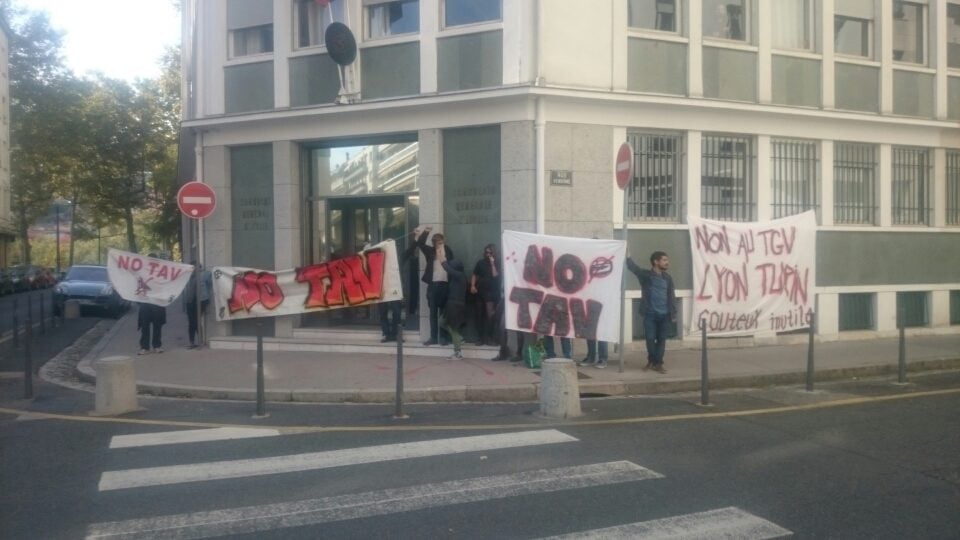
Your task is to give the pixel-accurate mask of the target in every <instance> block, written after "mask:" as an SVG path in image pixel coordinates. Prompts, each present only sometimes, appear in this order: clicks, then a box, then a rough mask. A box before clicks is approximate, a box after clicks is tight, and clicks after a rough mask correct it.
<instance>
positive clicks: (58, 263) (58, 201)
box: [53, 198, 61, 275]
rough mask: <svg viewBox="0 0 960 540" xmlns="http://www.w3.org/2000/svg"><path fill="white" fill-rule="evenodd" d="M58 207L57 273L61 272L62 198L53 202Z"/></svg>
mask: <svg viewBox="0 0 960 540" xmlns="http://www.w3.org/2000/svg"><path fill="white" fill-rule="evenodd" d="M53 205H54V206H55V207H56V209H57V275H59V274H60V268H61V267H60V199H59V198H58V199H57V200H56V201H54V202H53Z"/></svg>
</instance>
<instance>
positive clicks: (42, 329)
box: [40, 291, 47, 334]
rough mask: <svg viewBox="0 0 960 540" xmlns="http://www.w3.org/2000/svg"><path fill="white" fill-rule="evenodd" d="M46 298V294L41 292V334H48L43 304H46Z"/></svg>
mask: <svg viewBox="0 0 960 540" xmlns="http://www.w3.org/2000/svg"><path fill="white" fill-rule="evenodd" d="M45 296H46V294H44V293H43V292H42V291H41V292H40V333H41V334H46V333H47V318H46V316H45V313H44V309H43V304H44V303H46V300H45V298H44V297H45Z"/></svg>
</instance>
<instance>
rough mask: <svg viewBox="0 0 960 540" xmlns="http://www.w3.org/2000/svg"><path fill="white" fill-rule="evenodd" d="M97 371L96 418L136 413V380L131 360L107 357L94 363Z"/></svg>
mask: <svg viewBox="0 0 960 540" xmlns="http://www.w3.org/2000/svg"><path fill="white" fill-rule="evenodd" d="M93 367H94V369H95V370H96V371H97V391H96V408H95V410H94V412H93V413H92V414H94V415H96V416H112V415H117V414H123V413H128V412H131V411H138V410H140V407H139V406H137V378H136V372H135V370H134V366H133V358H130V357H129V356H108V357H106V358H101V359H99V360H97V361H96V362H94V364H93Z"/></svg>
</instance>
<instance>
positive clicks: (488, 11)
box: [443, 0, 502, 27]
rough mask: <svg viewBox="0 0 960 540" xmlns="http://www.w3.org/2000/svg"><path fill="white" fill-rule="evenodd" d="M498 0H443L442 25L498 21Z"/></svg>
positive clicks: (499, 6)
mask: <svg viewBox="0 0 960 540" xmlns="http://www.w3.org/2000/svg"><path fill="white" fill-rule="evenodd" d="M501 10H502V8H501V5H500V0H444V2H443V25H444V27H450V26H460V25H464V24H475V23H481V22H489V21H499V20H500V18H501V15H500V13H501Z"/></svg>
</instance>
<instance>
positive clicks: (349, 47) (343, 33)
mask: <svg viewBox="0 0 960 540" xmlns="http://www.w3.org/2000/svg"><path fill="white" fill-rule="evenodd" d="M323 40H324V43H325V44H326V45H327V53H329V54H330V58H331V59H333V61H334V62H336V63H337V64H340V65H341V66H348V65H350V64H352V63H353V61H354V60H356V59H357V40H356V39H355V38H354V37H353V32H351V31H350V27H348V26H347V25H345V24H343V23H339V22H335V23H330V26H327V31H326V32H324V34H323Z"/></svg>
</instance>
